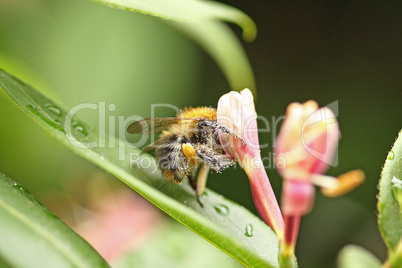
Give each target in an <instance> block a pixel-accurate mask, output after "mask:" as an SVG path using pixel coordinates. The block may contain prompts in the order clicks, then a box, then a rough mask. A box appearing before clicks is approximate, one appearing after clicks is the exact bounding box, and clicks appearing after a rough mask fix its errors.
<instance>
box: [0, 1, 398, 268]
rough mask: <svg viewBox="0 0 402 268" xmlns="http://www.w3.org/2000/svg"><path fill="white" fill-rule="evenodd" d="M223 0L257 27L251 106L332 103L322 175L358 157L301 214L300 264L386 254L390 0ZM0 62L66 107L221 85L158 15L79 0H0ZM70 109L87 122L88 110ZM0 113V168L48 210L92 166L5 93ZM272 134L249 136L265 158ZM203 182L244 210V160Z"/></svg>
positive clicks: (192, 98) (267, 109)
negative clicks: (349, 188) (336, 192)
mask: <svg viewBox="0 0 402 268" xmlns="http://www.w3.org/2000/svg"><path fill="white" fill-rule="evenodd" d="M226 2H227V3H228V4H230V5H232V6H235V7H237V8H239V9H241V10H243V11H244V12H245V13H247V14H248V15H249V16H250V17H251V18H252V19H254V21H255V22H256V24H257V27H258V30H259V33H258V37H257V39H256V40H255V41H254V42H253V43H250V44H244V48H245V50H246V52H247V54H248V55H249V57H250V62H251V65H252V66H253V69H254V72H255V77H256V82H257V90H258V99H257V107H256V110H257V113H258V114H260V115H262V116H265V117H267V118H268V119H271V118H272V117H275V118H278V117H280V116H282V115H283V114H284V112H285V109H286V106H287V105H288V104H289V103H290V102H293V101H299V102H303V101H306V100H309V99H315V100H317V101H318V102H319V104H320V105H322V106H323V105H326V104H329V103H331V102H334V101H339V122H340V127H341V131H342V139H341V142H340V146H339V165H338V166H337V167H333V168H331V169H330V170H329V172H328V173H329V174H331V175H335V176H336V175H339V174H341V173H343V172H346V171H348V170H350V169H355V168H361V169H363V170H364V171H365V172H366V174H367V180H366V182H365V183H364V185H362V186H361V187H359V188H358V189H357V190H355V191H354V192H352V193H350V194H348V195H346V196H344V197H341V198H337V199H331V200H330V199H326V198H324V197H322V195H321V193H319V192H318V193H317V195H316V205H315V207H314V210H313V211H312V213H310V214H309V215H308V216H306V217H305V218H304V219H303V221H302V224H301V230H300V235H299V241H298V246H297V256H298V258H299V264H300V266H301V267H334V265H335V258H336V255H337V253H338V251H339V250H340V249H341V248H342V247H343V246H344V245H346V244H350V243H353V244H358V245H361V246H363V247H365V248H367V249H368V250H370V251H371V252H372V253H374V254H375V255H376V256H377V257H379V258H380V259H381V260H384V259H385V258H386V251H385V247H384V245H383V243H382V240H381V238H380V235H379V232H378V231H377V228H376V194H377V182H378V179H379V175H380V172H381V166H382V165H383V163H384V161H385V158H386V156H387V153H388V151H389V150H390V148H391V145H392V143H393V141H394V139H395V137H396V135H397V133H398V131H399V130H400V128H401V126H402V124H401V123H402V120H401V119H402V117H401V115H402V106H401V100H402V49H401V48H402V2H400V1H371V2H368V1H321V2H320V3H313V2H310V1H304V2H297V3H294V2H279V1H262V0H261V1H252V2H250V1H226ZM233 30H234V31H235V32H236V33H240V30H239V29H238V28H236V27H233ZM239 36H240V35H239ZM0 68H3V69H5V70H7V71H9V72H10V73H12V74H14V75H16V76H18V77H20V78H21V79H22V80H25V81H27V82H29V83H30V84H32V85H34V86H35V87H36V88H38V89H40V90H41V91H42V92H44V93H45V94H47V95H49V96H50V97H52V98H53V99H54V100H55V101H56V102H57V103H59V104H62V106H63V107H64V108H66V109H68V108H71V107H73V106H74V105H77V104H80V103H84V102H91V103H98V102H99V101H105V102H106V105H108V104H115V105H116V109H115V111H112V112H109V114H110V115H114V116H119V115H124V116H126V117H127V116H129V115H133V114H138V115H141V116H143V117H147V116H149V115H150V113H151V110H150V106H151V104H155V103H169V104H173V105H175V106H178V107H186V106H200V105H211V106H215V107H216V104H217V100H218V99H219V97H220V96H221V95H223V94H224V93H226V92H228V91H229V90H230V88H229V86H228V83H227V81H226V80H225V78H224V76H223V74H222V72H221V71H220V70H219V68H218V67H217V65H216V63H214V62H213V61H212V60H211V58H210V57H209V56H208V55H207V54H206V53H205V52H204V51H202V50H201V49H200V48H199V47H198V46H197V45H196V44H195V43H194V42H193V41H192V40H190V39H188V38H187V37H186V36H184V35H183V34H182V33H181V32H179V31H177V30H176V29H174V28H173V27H172V26H171V25H170V24H169V23H165V21H163V20H161V19H157V18H154V17H150V16H144V15H140V14H134V13H130V12H124V11H121V10H115V9H110V8H108V7H106V6H102V5H98V4H96V3H93V2H90V1H84V0H81V1H79V0H68V1H67V0H57V1H56V0H53V1H51V0H13V1H11V0H0ZM0 95H1V94H0ZM80 115H81V117H83V119H84V120H86V121H89V122H91V123H93V124H96V123H97V118H98V114H97V113H96V112H95V111H89V112H86V113H82V114H80ZM157 115H159V116H172V115H173V113H172V112H170V113H166V111H162V110H161V111H160V112H159V114H157ZM0 118H1V119H0V130H1V131H0V170H1V171H2V172H3V173H5V174H7V175H8V176H10V177H12V178H14V179H16V180H17V181H19V182H20V183H22V184H24V185H25V186H26V187H27V188H28V189H30V190H31V192H32V193H33V194H34V195H35V196H37V197H38V199H39V200H40V201H41V202H43V203H44V204H45V205H47V206H49V207H51V208H54V210H58V208H57V203H58V200H57V196H58V193H60V192H68V191H69V189H71V188H72V187H70V186H69V185H71V184H72V183H74V182H77V181H78V182H80V181H85V180H88V179H89V178H91V177H94V176H97V175H96V174H99V169H98V168H97V167H95V166H93V165H92V164H90V163H88V162H86V161H84V160H82V159H81V158H79V157H77V156H75V155H74V154H73V153H71V152H70V151H69V150H68V149H66V148H64V147H63V146H61V145H60V144H59V143H58V142H57V141H55V140H54V139H53V138H52V137H51V136H50V135H48V134H47V133H46V132H45V131H43V130H42V129H41V128H40V127H39V126H37V125H36V124H35V123H34V122H33V121H32V120H31V119H30V118H28V117H27V116H26V115H25V114H23V113H22V112H21V111H20V110H19V109H18V108H17V107H16V106H15V105H14V104H12V103H11V102H10V101H9V100H8V99H7V98H5V97H3V96H2V97H0ZM275 134H276V133H272V132H270V133H261V135H260V140H261V143H269V144H270V146H269V147H268V148H265V149H263V150H262V155H263V157H269V156H270V152H271V150H272V146H271V144H272V139H273V138H272V137H273V136H275ZM271 166H272V165H271ZM94 174H95V175H94ZM268 175H269V176H270V178H271V181H272V184H273V187H274V190H275V192H276V193H277V196H279V195H280V188H281V179H280V177H279V176H278V175H277V173H276V171H275V170H274V169H270V170H268ZM109 180H116V179H113V178H109ZM116 181H117V180H116ZM208 187H209V188H212V189H213V190H215V191H217V192H219V193H221V194H223V195H224V196H227V197H228V198H230V199H232V200H234V201H236V202H238V203H240V204H243V205H244V206H246V207H248V208H249V209H250V210H251V211H253V212H255V213H256V210H255V208H254V205H253V202H252V197H251V193H250V191H249V190H248V189H249V185H248V180H247V177H246V175H245V174H244V172H243V171H241V170H239V169H231V170H228V171H225V172H224V173H223V174H212V175H211V176H210V178H209V182H208ZM75 195H76V196H77V193H76V194H75ZM77 198H80V197H77ZM60 205H61V206H62V205H63V203H62V202H61V201H60ZM199 239H201V238H199Z"/></svg>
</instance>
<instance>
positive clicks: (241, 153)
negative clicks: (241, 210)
mask: <svg viewBox="0 0 402 268" xmlns="http://www.w3.org/2000/svg"><path fill="white" fill-rule="evenodd" d="M217 120H218V123H220V124H221V125H224V126H226V127H227V128H229V129H231V130H232V131H233V132H234V133H235V134H236V135H237V137H236V136H234V135H230V134H227V133H224V132H220V133H219V139H220V142H221V144H222V147H223V149H224V150H225V152H226V153H227V154H228V155H229V156H230V157H232V158H233V159H235V160H236V161H237V162H238V163H239V164H240V165H241V166H242V167H243V169H244V170H245V172H246V174H247V176H248V178H249V180H250V186H251V191H252V194H253V199H254V204H255V206H256V208H257V210H258V212H259V213H260V215H261V217H262V218H263V219H264V221H265V222H266V223H267V224H268V225H269V226H270V227H271V228H272V229H273V230H274V231H275V232H276V234H277V236H278V238H279V239H282V238H283V228H284V223H283V218H282V214H281V211H280V208H279V205H278V202H277V199H276V197H275V194H274V192H273V190H272V187H271V184H270V182H269V179H268V176H267V173H266V172H265V169H264V165H263V163H262V159H261V153H260V145H259V141H258V128H257V114H256V112H255V108H254V100H253V95H252V93H251V92H250V90H249V89H244V90H243V91H241V93H238V92H234V91H232V92H230V93H227V94H225V95H223V96H222V97H221V98H220V99H219V102H218V109H217Z"/></svg>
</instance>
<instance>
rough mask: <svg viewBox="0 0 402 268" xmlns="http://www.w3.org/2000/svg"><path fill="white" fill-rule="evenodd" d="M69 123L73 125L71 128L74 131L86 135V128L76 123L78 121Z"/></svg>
mask: <svg viewBox="0 0 402 268" xmlns="http://www.w3.org/2000/svg"><path fill="white" fill-rule="evenodd" d="M71 125H72V126H73V128H74V130H75V131H77V132H79V133H81V134H82V135H84V136H85V137H86V136H88V132H87V130H86V129H85V128H84V126H83V125H81V124H80V123H78V122H72V124H71Z"/></svg>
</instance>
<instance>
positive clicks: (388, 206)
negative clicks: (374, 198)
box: [377, 131, 402, 253]
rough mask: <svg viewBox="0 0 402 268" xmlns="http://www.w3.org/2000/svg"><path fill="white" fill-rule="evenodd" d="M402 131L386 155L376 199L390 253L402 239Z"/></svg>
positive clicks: (379, 221)
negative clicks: (401, 205)
mask: <svg viewBox="0 0 402 268" xmlns="http://www.w3.org/2000/svg"><path fill="white" fill-rule="evenodd" d="M401 180H402V131H401V132H400V133H399V137H398V139H397V140H396V141H395V144H394V146H393V147H392V150H391V151H390V152H389V153H388V156H387V159H386V161H385V164H384V168H383V170H382V173H381V180H380V185H379V189H380V194H379V197H378V204H377V207H378V225H379V228H380V231H381V235H382V237H383V239H384V241H385V244H386V245H387V247H388V249H389V250H390V251H391V253H392V251H393V250H394V249H395V247H396V246H397V244H398V242H399V240H400V239H401V237H402V213H401V207H400V203H401V202H402V198H401V191H402V181H401Z"/></svg>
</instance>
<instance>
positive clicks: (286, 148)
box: [275, 101, 364, 258]
mask: <svg viewBox="0 0 402 268" xmlns="http://www.w3.org/2000/svg"><path fill="white" fill-rule="evenodd" d="M339 138H340V131H339V125H338V122H337V120H336V116H335V115H334V113H333V112H332V111H331V110H330V109H329V108H328V107H323V108H321V109H320V108H319V107H318V104H317V103H316V102H315V101H307V102H305V103H303V104H300V103H292V104H290V105H289V106H288V108H287V111H286V117H285V120H284V122H283V123H282V126H281V129H280V132H279V135H278V137H277V140H276V147H275V158H276V162H282V163H285V164H284V165H282V166H277V170H278V172H279V174H280V175H281V176H282V178H283V179H284V182H283V187H282V199H281V208H282V213H283V215H284V222H285V229H284V241H283V245H282V249H281V251H282V255H283V256H284V257H285V258H286V257H289V256H291V255H292V254H293V252H294V248H295V244H296V240H297V234H298V230H299V224H300V219H301V216H303V215H306V214H307V213H309V212H310V211H311V209H312V206H313V204H314V196H315V188H314V185H317V186H320V187H322V192H323V194H324V195H326V196H328V197H335V196H339V195H342V194H344V193H346V192H348V191H350V190H352V189H353V188H355V187H357V185H359V184H361V183H362V182H363V180H364V173H363V171H361V170H353V171H350V172H347V173H345V174H343V175H341V176H339V178H338V179H336V178H334V177H330V176H326V175H322V173H324V172H325V171H326V170H327V169H328V168H329V166H330V164H331V162H332V160H333V157H334V153H335V150H336V148H337V145H338V140H339Z"/></svg>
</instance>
